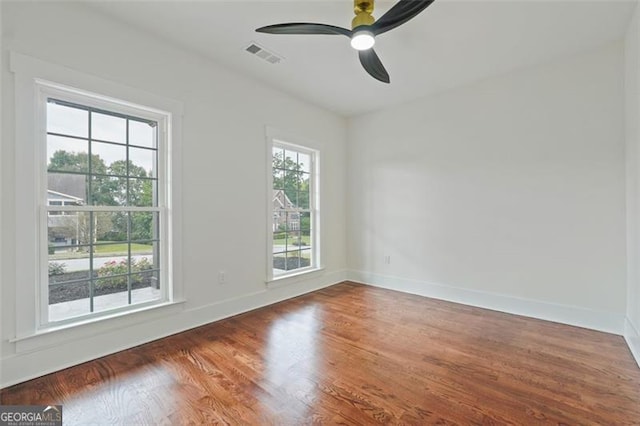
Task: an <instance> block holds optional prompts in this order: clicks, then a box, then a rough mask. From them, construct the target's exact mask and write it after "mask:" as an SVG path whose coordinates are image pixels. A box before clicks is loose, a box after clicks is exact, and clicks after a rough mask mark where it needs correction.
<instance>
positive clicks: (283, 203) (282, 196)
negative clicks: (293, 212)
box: [273, 189, 296, 209]
mask: <svg viewBox="0 0 640 426" xmlns="http://www.w3.org/2000/svg"><path fill="white" fill-rule="evenodd" d="M273 202H274V203H275V202H277V203H278V204H280V208H283V209H284V208H289V209H291V208H295V207H296V206H295V205H294V204H293V203H292V202H291V200H290V199H289V197H287V194H286V193H285V192H284V189H274V190H273Z"/></svg>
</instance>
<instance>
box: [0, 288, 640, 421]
mask: <svg viewBox="0 0 640 426" xmlns="http://www.w3.org/2000/svg"><path fill="white" fill-rule="evenodd" d="M0 400H1V402H2V404H63V405H64V408H63V413H64V419H65V424H69V425H71V424H82V425H87V424H123V425H134V424H167V425H169V424H170V425H175V424H233V425H235V424H248V425H269V424H275V425H302V424H312V423H316V424H349V425H357V424H367V425H368V424H411V425H423V424H436V423H437V424H461V425H468V424H516V425H529V424H570V425H578V424H580V425H585V424H602V425H630V424H640V369H639V368H638V366H637V365H636V364H635V362H634V361H633V359H632V357H631V354H630V352H629V350H628V348H627V347H626V345H625V343H624V341H623V338H622V337H620V336H614V335H610V334H606V333H600V332H596V331H590V330H586V329H581V328H576V327H570V326H566V325H560V324H556V323H551V322H545V321H539V320H534V319H529V318H524V317H519V316H514V315H508V314H503V313H499V312H493V311H488V310H484V309H478V308H472V307H468V306H463V305H457V304H453V303H448V302H442V301H437V300H432V299H427V298H423V297H419V296H412V295H408V294H403V293H397V292H393V291H388V290H383V289H378V288H373V287H368V286H363V285H359V284H354V283H342V284H339V285H335V286H333V287H330V288H327V289H324V290H321V291H317V292H314V293H311V294H308V295H305V296H301V297H298V298H295V299H292V300H289V301H285V302H282V303H279V304H277V305H273V306H270V307H266V308H263V309H259V310H256V311H253V312H250V313H247V314H243V315H239V316H236V317H233V318H230V319H227V320H223V321H220V322H217V323H214V324H210V325H207V326H204V327H200V328H198V329H194V330H191V331H188V332H185V333H181V334H179V335H175V336H172V337H169V338H166V339H162V340H159V341H156V342H152V343H150V344H146V345H143V346H139V347H136V348H133V349H130V350H127V351H124V352H120V353H117V354H114V355H111V356H108V357H105V358H101V359H98V360H96V361H92V362H89V363H85V364H82V365H79V366H76V367H73V368H69V369H66V370H63V371H60V372H58V373H54V374H50V375H48V376H45V377H42V378H39V379H36V380H32V381H29V382H26V383H23V384H20V385H17V386H13V387H11V388H7V389H4V390H2V391H1V393H0Z"/></svg>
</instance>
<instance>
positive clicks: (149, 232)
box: [130, 212, 159, 241]
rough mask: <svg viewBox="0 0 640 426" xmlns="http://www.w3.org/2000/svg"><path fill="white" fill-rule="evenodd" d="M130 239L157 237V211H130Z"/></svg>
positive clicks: (152, 238)
mask: <svg viewBox="0 0 640 426" xmlns="http://www.w3.org/2000/svg"><path fill="white" fill-rule="evenodd" d="M130 215H131V240H133V241H136V240H138V241H141V240H157V239H158V225H159V221H158V213H154V212H131V213H130Z"/></svg>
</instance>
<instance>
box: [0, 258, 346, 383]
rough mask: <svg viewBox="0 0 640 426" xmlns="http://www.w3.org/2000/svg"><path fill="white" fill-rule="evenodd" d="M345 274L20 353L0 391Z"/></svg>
mask: <svg viewBox="0 0 640 426" xmlns="http://www.w3.org/2000/svg"><path fill="white" fill-rule="evenodd" d="M346 279H347V271H345V270H340V271H334V272H327V273H324V274H322V275H321V276H315V277H313V278H311V279H305V277H304V276H301V277H300V279H299V280H298V281H297V282H295V283H292V284H291V285H287V286H283V287H278V288H274V289H265V290H262V291H259V292H256V293H253V294H248V295H243V296H241V297H236V298H232V299H227V300H223V301H220V302H217V303H215V304H211V305H207V306H203V307H198V308H196V309H191V310H183V311H180V312H179V313H175V314H172V315H168V316H163V317H162V318H158V319H155V320H153V321H147V322H144V323H141V324H136V325H133V326H129V327H127V328H124V329H116V330H109V331H107V332H104V333H97V334H95V335H92V336H90V337H88V338H83V339H77V340H73V341H69V342H64V344H60V345H57V346H53V347H46V348H44V349H42V350H37V351H30V352H24V353H17V354H14V355H12V356H9V357H6V358H4V359H2V360H1V364H0V365H1V370H0V372H1V373H2V374H1V377H0V389H1V388H5V387H8V386H12V385H15V384H17V383H21V382H25V381H27V380H31V379H34V378H36V377H40V376H43V375H45V374H49V373H53V372H55V371H59V370H62V369H64V368H68V367H72V366H74V365H78V364H81V363H83V362H87V361H91V360H94V359H97V358H100V357H103V356H106V355H110V354H113V353H116V352H119V351H122V350H126V349H129V348H132V347H135V346H139V345H142V344H144V343H148V342H151V341H154V340H158V339H161V338H163V337H167V336H170V335H172V334H176V333H180V332H183V331H186V330H189V329H192V328H195V327H199V326H202V325H206V324H209V323H212V322H215V321H219V320H221V319H224V318H228V317H231V316H234V315H238V314H241V313H244V312H248V311H252V310H254V309H258V308H261V307H263V306H267V305H271V304H274V303H277V302H280V301H283V300H286V299H291V298H293V297H297V296H300V295H303V294H306V293H309V292H312V291H315V290H319V289H322V288H325V287H329V286H331V285H334V284H337V283H340V282H342V281H345V280H346Z"/></svg>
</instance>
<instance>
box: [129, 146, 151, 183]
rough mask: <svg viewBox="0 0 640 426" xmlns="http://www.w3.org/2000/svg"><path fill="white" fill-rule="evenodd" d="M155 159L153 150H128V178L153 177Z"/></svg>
mask: <svg viewBox="0 0 640 426" xmlns="http://www.w3.org/2000/svg"><path fill="white" fill-rule="evenodd" d="M155 157H156V151H154V150H151V149H141V148H129V161H130V162H131V163H130V164H129V176H136V177H155V170H156V168H155V166H154V164H155Z"/></svg>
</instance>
